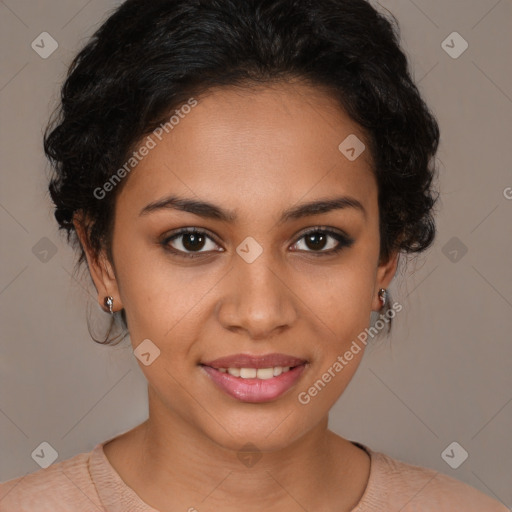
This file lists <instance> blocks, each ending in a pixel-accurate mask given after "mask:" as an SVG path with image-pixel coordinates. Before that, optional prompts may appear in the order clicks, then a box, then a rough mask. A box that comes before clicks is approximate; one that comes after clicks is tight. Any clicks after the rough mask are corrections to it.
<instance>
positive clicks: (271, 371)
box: [218, 366, 290, 380]
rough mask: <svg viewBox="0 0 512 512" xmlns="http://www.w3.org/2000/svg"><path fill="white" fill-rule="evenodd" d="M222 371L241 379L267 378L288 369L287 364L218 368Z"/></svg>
mask: <svg viewBox="0 0 512 512" xmlns="http://www.w3.org/2000/svg"><path fill="white" fill-rule="evenodd" d="M218 370H219V371H220V372H222V373H229V375H233V377H240V378H242V379H261V380H267V379H271V378H272V377H277V376H279V375H281V373H285V372H287V371H289V370H290V367H289V366H274V367H273V368H218Z"/></svg>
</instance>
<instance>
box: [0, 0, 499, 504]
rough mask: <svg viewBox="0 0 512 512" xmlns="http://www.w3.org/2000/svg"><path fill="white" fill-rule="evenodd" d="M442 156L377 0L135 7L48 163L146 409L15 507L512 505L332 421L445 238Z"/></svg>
mask: <svg viewBox="0 0 512 512" xmlns="http://www.w3.org/2000/svg"><path fill="white" fill-rule="evenodd" d="M438 142H439V129H438V125H437V123H436V120H435V119H434V117H433V116H432V115H431V113H430V112H429V110H428V108H427V106H426V105H425V104H424V102H423V100H422V99H421V97H420V95H419V93H418V90H417V88H416V87H415V85H414V84H413V82H412V80H411V78H410V74H409V71H408V67H407V61H406V58H405V56H404V54H403V53H402V51H401V50H400V48H399V44H398V37H397V35H396V33H395V32H394V30H393V26H392V24H391V22H390V21H389V20H387V19H386V18H385V17H383V16H382V15H379V14H378V13H377V12H376V11H375V10H374V9H373V8H372V7H371V6H370V4H369V3H367V2H366V1H363V0H357V1H354V0H352V1H344V0H336V1H334V0H318V1H316V2H315V3H314V4H313V3H310V2H307V1H297V0H247V1H244V2H235V1H234V0H215V1H214V0H210V1H183V0H181V1H179V0H153V1H152V2H147V1H143V0H128V1H127V2H125V3H123V4H122V5H121V6H120V7H119V8H118V9H117V11H115V12H114V13H113V14H112V15H111V16H110V18H109V19H108V20H107V21H106V22H105V23H104V24H103V25H102V27H101V28H100V29H99V30H98V31H97V33H96V34H95V35H94V36H93V38H92V40H91V41H90V42H89V43H88V44H87V46H86V47H85V48H84V49H83V50H82V51H81V52H80V53H79V55H78V56H77V58H76V59H75V61H74V62H73V64H72V65H71V68H70V73H69V76H68V78H67V80H66V82H65V84H64V86H63V90H62V107H61V109H60V111H59V116H58V118H57V119H56V120H55V123H54V124H52V126H51V128H50V129H49V130H48V132H47V134H46V136H45V150H46V153H47V155H48V157H49V158H50V159H51V161H52V162H53V164H54V169H55V174H54V176H53V178H52V180H51V183H50V192H51V197H52V199H53V201H54V203H55V207H56V210H55V217H56V219H57V221H58V223H59V225H60V227H61V228H62V229H64V230H65V231H66V232H67V234H68V237H69V238H68V239H69V240H70V241H72V242H75V243H76V248H77V251H78V254H79V262H85V261H86V262H87V265H88V269H89V271H90V273H91V277H92V279H93V281H94V284H95V287H96V290H97V293H98V301H99V303H100V304H101V305H102V306H103V307H104V309H105V311H106V312H108V313H109V314H111V315H112V316H113V319H115V318H117V317H120V321H121V322H122V324H123V326H124V327H125V328H126V331H125V332H124V335H126V334H127V333H128V332H129V336H130V340H131V343H132V346H133V349H134V354H135V356H136V357H137V359H138V361H139V364H140V367H141V369H142V371H143V373H144V375H145V377H146V378H147V381H148V393H149V417H148V419H147V421H145V422H144V423H142V424H141V425H139V426H137V427H136V428H134V429H132V430H130V431H128V432H125V433H123V434H122V435H118V436H116V437H115V438H112V439H109V440H107V441H105V442H103V443H100V444H98V445H97V446H96V447H95V448H94V450H93V451H92V452H90V453H82V454H79V455H76V456H75V457H72V458H71V459H68V460H65V461H62V462H58V463H55V464H53V465H51V466H49V467H48V468H46V469H41V470H39V471H37V472H35V473H33V474H29V475H26V476H25V477H20V478H18V479H13V480H10V481H8V482H5V483H4V484H3V485H2V486H1V492H0V498H1V500H0V509H1V510H2V511H6V512H7V511H14V510H16V511H20V510H48V511H49V510H51V511H52V512H55V511H70V510H73V511H75V510H76V511H85V510H87V511H89V510H91V511H92V510H101V511H110V512H113V511H122V512H127V511H130V512H131V511H143V510H144V511H160V512H171V511H173V512H174V511H179V510H188V511H195V510H199V511H223V512H229V511H232V510H240V509H243V510H249V511H260V510H266V511H274V510H276V511H277V510H280V511H283V510H286V511H296V510H297V511H299V510H309V511H313V510H314V511H337V512H345V511H357V512H370V511H372V512H373V511H375V512H377V511H378V512H382V511H395V510H402V511H404V512H405V511H408V512H411V511H413V510H414V511H430V510H432V511H434V510H435V511H437V512H440V511H453V510H464V511H465V512H471V511H475V512H476V511H482V512H483V511H486V512H491V511H495V512H500V511H503V512H505V510H506V509H505V508H504V507H503V506H502V505H501V504H500V503H498V502H497V501H495V500H493V499H491V498H490V497H487V496H486V495H484V494H483V493H481V492H480V491H477V490H476V489H473V488H472V487H470V486H468V485H466V484H464V483H462V482H458V481H457V480H454V479H452V478H450V477H448V476H445V475H442V474H439V473H437V472H435V471H433V470H430V469H427V468H421V467H418V466H412V465H409V464H406V463H404V462H401V461H398V460H395V459H392V458H391V457H389V456H387V455H385V454H382V453H379V452H375V451H373V450H371V449H370V448H369V447H367V446H364V445H362V444H360V443H357V442H353V441H349V440H347V439H344V438H342V437H340V436H339V435H336V434H335V433H333V432H332V431H330V430H329V429H328V413H329V410H330V408H331V407H332V406H333V405H334V403H335V402H336V400H337V399H338V398H339V396H340V395H341V394H342V393H343V391H344V390H345V388H346V387H347V385H348V384H349V382H350V380H351V378H352V377H353V375H354V374H355V372H356V370H357V367H358V365H359V363H360V361H361V359H362V357H363V354H364V348H365V346H366V344H367V335H366V336H365V333H367V332H368V327H369V318H370V314H371V313H372V311H373V312H379V313H380V314H381V317H380V318H379V322H380V326H381V327H380V328H382V326H391V320H392V318H393V317H394V316H395V314H396V312H397V311H399V310H400V309H401V305H400V304H398V303H393V302H392V300H391V298H390V296H389V293H388V292H387V289H388V287H389V285H390V283H391V281H392V279H393V277H394V274H395V271H396V268H397V264H398V258H399V255H400V254H402V255H405V254H407V253H418V252H421V251H424V250H425V249H426V248H427V247H429V246H430V244H431V243H432V241H433V239H434V235H435V226H434V221H433V218H432V211H433V207H434V204H435V200H436V194H435V191H434V188H433V178H434V175H435V168H434V165H433V163H432V160H433V157H434V156H435V153H436V151H437V146H438ZM113 321H114V320H113ZM376 325H377V324H376ZM110 334H111V333H110V332H109V334H108V336H110ZM118 339H119V337H118V338H117V339H116V338H114V339H106V340H105V342H115V341H117V340H118Z"/></svg>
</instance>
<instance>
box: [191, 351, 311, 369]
mask: <svg viewBox="0 0 512 512" xmlns="http://www.w3.org/2000/svg"><path fill="white" fill-rule="evenodd" d="M306 362H307V361H306V360H305V359H301V358H299V357H294V356H290V355H287V354H263V355H259V356H257V355H251V354H234V355H232V356H225V357H219V358H218V359H214V360H213V361H206V362H202V363H201V364H202V365H204V366H210V367H212V368H272V367H274V366H290V367H292V366H299V365H301V364H304V363H306Z"/></svg>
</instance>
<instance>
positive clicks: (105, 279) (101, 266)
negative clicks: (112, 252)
mask: <svg viewBox="0 0 512 512" xmlns="http://www.w3.org/2000/svg"><path fill="white" fill-rule="evenodd" d="M73 224H74V226H75V231H76V233H77V236H78V239H79V240H80V244H81V246H82V248H83V250H84V252H85V257H86V259H87V265H88V268H89V273H90V275H91V278H92V281H93V283H94V286H95V288H96V291H97V293H98V302H99V304H100V306H101V308H102V309H103V310H104V311H109V309H108V308H107V309H105V308H106V302H105V300H106V298H107V297H110V298H111V299H112V300H113V305H114V308H115V309H116V310H119V309H122V308H123V305H122V302H121V297H120V296H119V288H118V285H117V279H116V276H115V273H114V269H113V268H112V264H111V262H110V261H109V260H108V258H107V256H106V254H105V250H102V251H101V252H100V253H99V254H96V253H95V252H94V251H93V250H92V249H91V247H90V244H89V239H88V236H87V234H86V225H85V223H84V222H83V217H82V216H81V215H75V218H74V219H73Z"/></svg>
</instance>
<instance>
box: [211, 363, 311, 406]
mask: <svg viewBox="0 0 512 512" xmlns="http://www.w3.org/2000/svg"><path fill="white" fill-rule="evenodd" d="M230 359H231V360H232V361H235V359H233V358H230ZM236 361H240V360H236ZM244 364H246V363H245V361H244ZM252 364H254V363H252ZM270 366H281V365H279V364H276V365H269V364H268V363H267V366H266V367H270ZM284 366H288V365H284ZM247 367H248V368H255V366H247ZM201 368H202V369H203V370H204V371H205V372H206V373H207V374H208V376H209V377H210V378H211V380H212V381H213V382H214V383H215V384H216V385H217V386H218V387H219V388H220V389H221V390H222V391H224V392H225V393H226V394H227V395H229V396H231V397H232V398H235V399H236V400H239V401H241V402H252V403H261V402H270V401H272V400H276V399H277V398H279V397H280V396H282V395H284V394H285V393H286V392H287V391H289V390H290V389H291V388H292V387H293V386H294V384H296V382H297V381H298V380H299V378H300V376H301V375H302V373H303V371H304V370H305V369H306V363H303V364H299V365H298V366H296V367H295V368H290V370H288V371H287V372H285V373H282V374H281V375H278V376H277V377H272V378H271V379H265V380H263V379H242V378H241V377H234V376H233V375H230V374H229V373H223V372H220V371H219V370H217V369H216V368H213V367H211V366H205V365H201ZM219 368H225V367H223V366H220V367H219ZM232 368H236V366H232ZM240 368H244V366H241V367H240ZM259 368H265V366H259Z"/></svg>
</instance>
